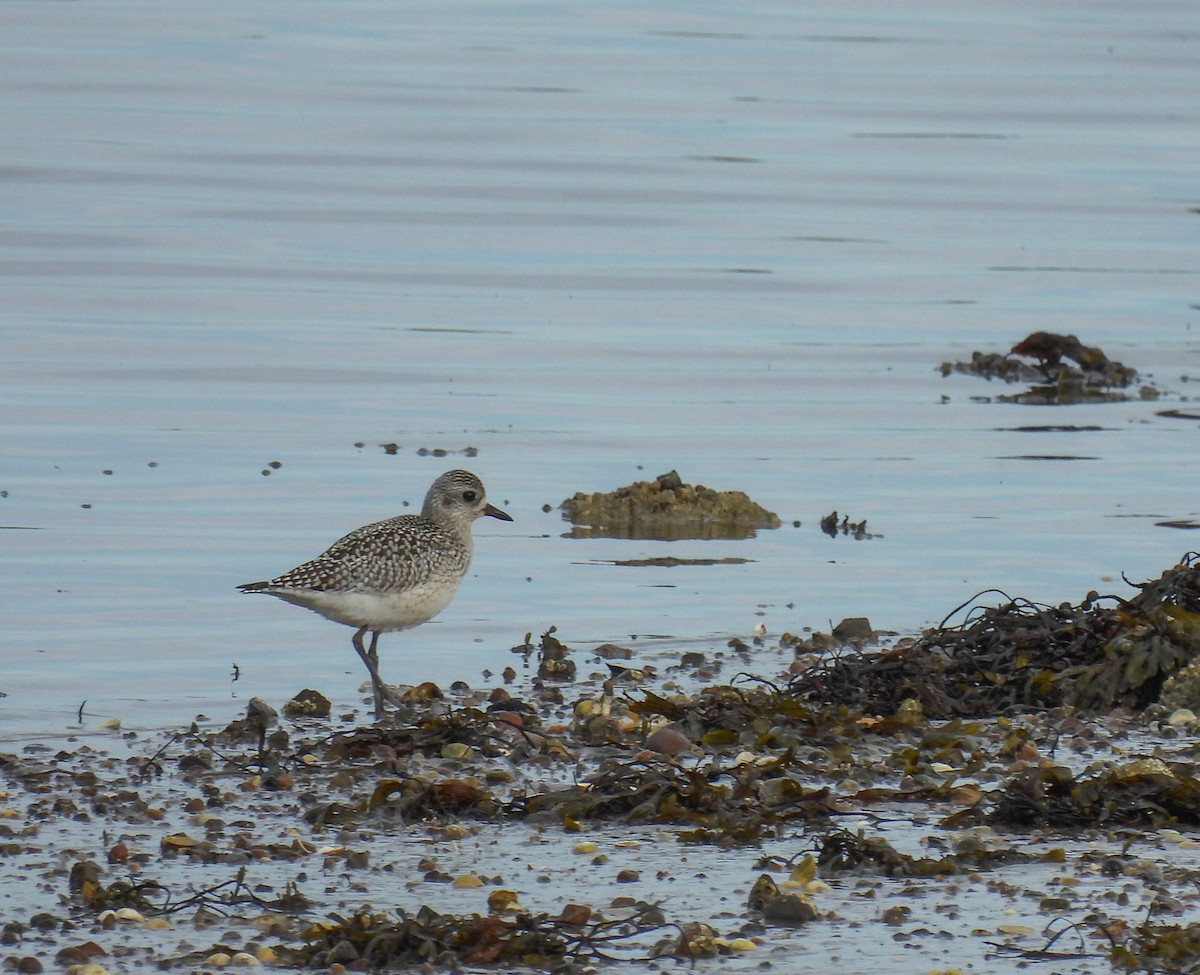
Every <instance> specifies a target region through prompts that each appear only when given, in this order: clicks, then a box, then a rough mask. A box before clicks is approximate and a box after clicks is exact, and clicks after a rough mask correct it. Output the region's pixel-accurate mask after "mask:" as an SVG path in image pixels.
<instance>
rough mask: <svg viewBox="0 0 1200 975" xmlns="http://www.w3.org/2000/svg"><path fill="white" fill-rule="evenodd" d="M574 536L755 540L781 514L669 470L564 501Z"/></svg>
mask: <svg viewBox="0 0 1200 975" xmlns="http://www.w3.org/2000/svg"><path fill="white" fill-rule="evenodd" d="M562 512H563V518H564V519H566V520H567V521H569V522H571V524H572V525H574V526H575V527H574V528H572V529H571V532H570V537H572V538H649V539H658V540H660V541H675V540H678V539H681V538H753V537H754V535H755V533H756V532H757V531H758V530H759V529H760V528H778V527H779V526H780V524H781V522H780V520H779V516H778V515H776V514H774V513H773V512H771V511H768V510H767V509H766V508H764V507H762V506H761V505H759V504H756V503H755V502H753V501H751V500H750V498H749V497H747V496H746V494H745V493H744V492H743V491H714V490H713V489H712V488H707V487H705V486H704V485H703V484H684V483H683V480H682V479H681V478H680V476H679V474H677V473H676V472H675V471H668V472H667V473H666V474H660V475H659V476H658V477H656V478H655V479H654V480H653V481H637V482H636V483H634V484H630V485H628V486H627V487H623V488H617V489H616V490H615V491H598V492H596V493H594V494H584V493H582V492H580V493H577V494H576V495H575V496H574V497H570V498H567V500H565V501H564V502H563V503H562Z"/></svg>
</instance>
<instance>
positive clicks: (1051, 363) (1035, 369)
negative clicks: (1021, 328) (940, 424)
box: [941, 332, 1158, 404]
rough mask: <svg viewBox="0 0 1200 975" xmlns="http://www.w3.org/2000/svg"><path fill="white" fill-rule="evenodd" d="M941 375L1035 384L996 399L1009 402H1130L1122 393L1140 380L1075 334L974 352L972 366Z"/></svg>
mask: <svg viewBox="0 0 1200 975" xmlns="http://www.w3.org/2000/svg"><path fill="white" fill-rule="evenodd" d="M1031 360H1032V361H1031ZM1064 360H1065V361H1064ZM941 371H942V375H943V376H948V375H949V374H950V373H952V372H962V373H969V374H970V375H973V376H982V377H983V378H984V379H1002V380H1003V381H1004V382H1006V383H1014V382H1026V383H1032V384H1033V385H1032V386H1030V388H1029V389H1028V390H1026V391H1025V392H1023V393H1017V394H1015V395H1013V396H999V397H997V399H999V400H1000V401H1001V402H1008V403H1033V404H1063V403H1104V402H1120V401H1123V400H1127V399H1128V398H1129V396H1128V394H1126V393H1124V392H1121V390H1124V389H1127V388H1128V387H1129V386H1131V385H1132V384H1133V383H1134V382H1135V381H1136V380H1137V370H1136V369H1133V368H1131V367H1130V366H1126V365H1125V364H1123V363H1121V362H1118V361H1117V360H1115V359H1110V358H1108V356H1106V355H1105V354H1104V352H1103V351H1101V349H1100V348H1098V347H1097V346H1092V345H1084V344H1083V343H1082V342H1080V341H1079V339H1078V338H1076V337H1075V336H1074V335H1059V334H1058V333H1056V332H1032V333H1031V334H1029V335H1027V336H1026V337H1025V338H1024V339H1022V340H1021V341H1020V342H1018V343H1017V344H1016V345H1014V346H1013V347H1012V349H1011V350H1010V351H1009V352H1007V353H1002V352H978V351H976V352H972V353H971V359H970V361H969V362H953V363H952V362H943V363H942V367H941ZM1139 394H1140V396H1141V397H1142V398H1143V399H1154V398H1156V397H1157V395H1158V391H1157V390H1156V389H1155V388H1154V387H1153V386H1143V387H1142V388H1141V390H1140V392H1139Z"/></svg>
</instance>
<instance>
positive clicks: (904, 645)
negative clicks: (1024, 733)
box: [788, 552, 1200, 718]
mask: <svg viewBox="0 0 1200 975" xmlns="http://www.w3.org/2000/svg"><path fill="white" fill-rule="evenodd" d="M1130 585H1133V586H1135V588H1137V589H1138V593H1137V595H1135V596H1134V597H1132V598H1130V599H1122V598H1120V597H1117V596H1106V597H1101V596H1099V595H1097V594H1096V593H1094V592H1093V593H1089V594H1088V595H1087V596H1086V597H1085V598H1084V599H1083V601H1082V602H1080V603H1079V604H1077V605H1072V604H1069V603H1063V604H1061V605H1059V606H1048V605H1044V604H1038V603H1034V602H1032V601H1030V600H1026V599H1014V598H1012V597H1010V596H1008V595H1007V594H1005V593H1002V592H999V590H987V591H986V592H983V593H979V594H978V595H977V596H975V597H974V598H973V599H972V600H971V601H969V602H967V603H964V604H963V605H962V606H959V607H958V608H956V609H955V610H954V611H953V612H951V614H950V615H949V616H947V617H946V618H945V619H944V620H943V621H942V623H941V624H940V625H938V626H936V627H933V628H932V629H929V630H927V631H925V632H924V633H923V634H922V635H921V636H920V637H918V638H916V639H914V640H911V641H902V642H900V643H897V645H896V646H894V647H891V648H890V649H887V650H885V651H882V652H878V653H868V652H864V651H861V650H857V651H849V652H846V653H842V654H835V655H829V656H827V657H826V658H824V659H822V660H819V661H817V662H816V663H815V664H814V666H812V667H811V668H809V669H808V670H806V671H805V672H803V673H801V674H798V675H796V676H795V677H793V678H792V679H791V681H790V682H789V685H788V693H789V694H791V695H793V696H794V697H795V698H796V699H797V700H799V701H821V702H823V703H825V704H829V703H834V704H842V705H845V706H847V707H854V708H859V709H862V710H864V711H875V712H877V713H878V712H882V713H890V712H891V711H892V710H893V709H894V708H895V705H896V702H898V701H901V700H904V699H906V698H907V699H913V700H915V701H917V702H919V704H920V706H921V708H922V710H923V711H924V713H925V715H926V716H928V717H938V718H949V717H954V716H962V717H967V716H983V715H996V714H1004V713H1007V712H1010V711H1013V710H1016V709H1029V708H1035V709H1046V708H1053V707H1058V706H1062V705H1070V706H1072V707H1076V708H1081V709H1087V710H1093V711H1106V710H1111V709H1112V708H1115V707H1119V706H1127V707H1133V708H1138V709H1141V708H1145V707H1146V706H1148V705H1149V704H1151V703H1153V702H1155V701H1156V700H1157V699H1158V696H1159V693H1160V692H1161V690H1162V687H1163V684H1164V683H1165V682H1166V681H1167V679H1168V678H1169V677H1171V676H1172V675H1173V674H1174V673H1176V672H1178V671H1179V670H1180V669H1182V668H1183V667H1184V666H1186V665H1187V664H1189V663H1190V662H1191V661H1192V660H1194V659H1196V658H1197V657H1198V656H1200V554H1197V553H1195V552H1189V553H1188V554H1186V555H1185V556H1184V557H1183V558H1182V560H1181V561H1180V562H1179V564H1178V565H1176V566H1174V567H1173V568H1171V569H1168V570H1167V571H1166V572H1164V573H1163V574H1162V576H1160V577H1159V578H1158V579H1155V580H1151V581H1149V582H1144V583H1138V584H1135V583H1130ZM988 593H998V594H999V595H1001V596H1003V597H1004V601H1003V602H1001V603H999V604H998V605H995V606H979V605H976V604H975V603H976V601H977V600H979V599H980V598H981V597H983V596H986V595H987V594H988ZM1108 603H1115V604H1116V605H1115V606H1114V605H1107V604H1108ZM964 611H965V618H964V620H963V622H961V623H959V624H958V625H953V626H952V625H948V624H949V621H950V620H951V619H952V618H953V617H955V616H957V615H958V614H959V613H962V612H964Z"/></svg>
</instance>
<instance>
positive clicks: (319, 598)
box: [271, 581, 458, 632]
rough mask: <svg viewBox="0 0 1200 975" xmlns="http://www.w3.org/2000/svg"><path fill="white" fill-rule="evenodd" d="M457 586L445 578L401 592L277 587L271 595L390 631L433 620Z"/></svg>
mask: <svg viewBox="0 0 1200 975" xmlns="http://www.w3.org/2000/svg"><path fill="white" fill-rule="evenodd" d="M457 588H458V584H457V582H455V583H454V584H453V585H448V584H447V583H446V582H445V581H442V582H440V583H438V584H436V585H425V586H418V587H416V588H414V589H408V590H405V591H404V592H401V593H388V592H362V591H353V590H352V591H343V592H329V591H321V590H314V589H296V590H273V591H271V595H273V596H278V597H279V598H280V599H285V600H287V601H288V602H289V603H295V604H296V605H297V606H303V607H305V608H306V609H311V610H312V611H313V612H314V613H320V614H321V615H322V616H324V617H325V618H326V619H330V620H333V621H334V622H336V623H345V624H346V625H347V626H355V627H357V626H367V627H370V628H371V629H372V630H379V631H381V632H387V631H390V630H407V629H408V628H409V627H413V626H420V625H421V624H422V623H424V622H425V621H426V620H428V619H432V618H433V617H434V616H436V615H437V614H438V613H440V612H441V611H442V610H443V609H445V608H446V605H447V604H448V603H449V602H450V600H451V599H452V598H453V597H454V592H455V590H456V589H457Z"/></svg>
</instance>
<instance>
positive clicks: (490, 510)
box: [483, 504, 512, 521]
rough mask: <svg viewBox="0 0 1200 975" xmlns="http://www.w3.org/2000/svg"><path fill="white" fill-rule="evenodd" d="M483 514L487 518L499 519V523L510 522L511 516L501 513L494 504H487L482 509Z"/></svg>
mask: <svg viewBox="0 0 1200 975" xmlns="http://www.w3.org/2000/svg"><path fill="white" fill-rule="evenodd" d="M483 513H484V514H485V515H487V516H488V517H489V518H499V519H500V520H501V521H512V515H510V514H508V513H507V512H504V511H501V510H500V509H499V508H497V507H496V506H495V505H494V504H489V505H488V506H487V507H486V508H484V509H483Z"/></svg>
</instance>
